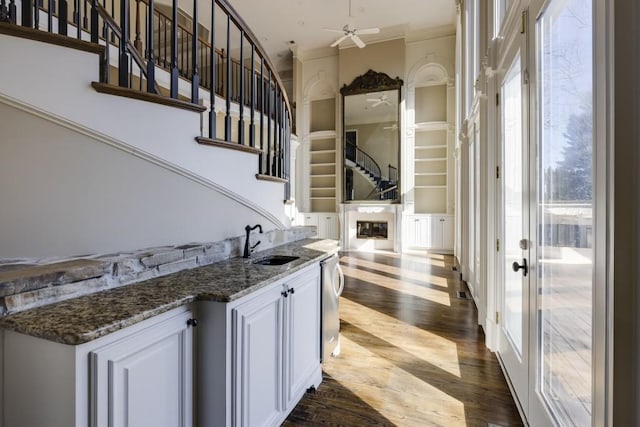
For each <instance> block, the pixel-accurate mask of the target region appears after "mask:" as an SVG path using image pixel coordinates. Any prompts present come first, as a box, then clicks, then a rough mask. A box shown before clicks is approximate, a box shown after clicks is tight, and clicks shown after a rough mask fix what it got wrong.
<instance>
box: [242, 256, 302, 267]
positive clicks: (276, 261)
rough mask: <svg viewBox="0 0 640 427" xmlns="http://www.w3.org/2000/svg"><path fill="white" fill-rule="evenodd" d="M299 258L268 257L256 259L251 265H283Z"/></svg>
mask: <svg viewBox="0 0 640 427" xmlns="http://www.w3.org/2000/svg"><path fill="white" fill-rule="evenodd" d="M298 258H300V257H299V256H290V255H270V256H268V257H265V258H261V259H257V260H255V261H254V262H253V263H254V264H260V265H283V264H287V263H290V262H291V261H295V260H297V259H298Z"/></svg>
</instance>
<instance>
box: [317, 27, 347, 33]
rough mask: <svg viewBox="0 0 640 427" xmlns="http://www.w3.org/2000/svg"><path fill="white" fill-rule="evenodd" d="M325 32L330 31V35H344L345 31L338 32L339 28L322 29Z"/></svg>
mask: <svg viewBox="0 0 640 427" xmlns="http://www.w3.org/2000/svg"><path fill="white" fill-rule="evenodd" d="M322 29H323V30H325V31H329V32H330V33H344V30H338V29H337V28H326V27H323V28H322Z"/></svg>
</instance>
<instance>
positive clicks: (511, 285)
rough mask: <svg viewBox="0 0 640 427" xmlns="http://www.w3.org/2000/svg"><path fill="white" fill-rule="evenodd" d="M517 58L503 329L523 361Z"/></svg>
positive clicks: (505, 93)
mask: <svg viewBox="0 0 640 427" xmlns="http://www.w3.org/2000/svg"><path fill="white" fill-rule="evenodd" d="M520 68H521V67H520V56H519V55H518V56H517V58H516V60H515V61H514V62H513V65H512V66H511V68H510V69H509V72H508V73H507V75H506V77H505V80H504V84H503V86H502V135H503V140H504V149H503V150H504V151H503V160H502V165H503V171H504V179H503V180H502V181H503V183H504V187H503V197H504V212H503V215H504V239H503V240H504V252H503V253H504V263H503V265H504V271H503V274H504V310H503V313H504V328H505V332H506V334H507V336H508V337H509V340H510V341H511V343H512V345H513V348H514V350H515V352H516V354H517V355H518V357H519V358H522V332H523V331H522V326H523V318H522V317H523V313H524V312H523V306H522V303H523V299H522V297H523V292H522V291H523V276H522V273H521V272H514V271H513V269H512V265H513V263H514V262H517V263H518V264H520V263H521V262H522V249H520V246H519V243H520V240H522V238H523V237H524V236H523V226H524V222H523V199H522V182H523V181H522V174H523V168H522V166H523V164H522V84H521V70H520Z"/></svg>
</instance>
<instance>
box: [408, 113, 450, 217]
mask: <svg viewBox="0 0 640 427" xmlns="http://www.w3.org/2000/svg"><path fill="white" fill-rule="evenodd" d="M447 128H448V125H447V123H446V122H431V123H420V124H416V128H415V146H414V151H415V153H414V162H415V166H414V189H415V212H416V213H432V212H434V213H435V212H446V211H447V186H448V180H447V175H448V167H447V163H448V155H449V153H448V149H447Z"/></svg>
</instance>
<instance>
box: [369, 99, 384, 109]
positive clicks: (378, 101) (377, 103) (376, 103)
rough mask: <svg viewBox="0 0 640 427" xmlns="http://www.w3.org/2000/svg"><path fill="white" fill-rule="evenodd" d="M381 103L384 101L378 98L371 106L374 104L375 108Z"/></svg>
mask: <svg viewBox="0 0 640 427" xmlns="http://www.w3.org/2000/svg"><path fill="white" fill-rule="evenodd" d="M380 104H382V101H380V100H377V101H376V102H375V103H374V104H371V106H372V107H373V108H375V107H377V106H378V105H380Z"/></svg>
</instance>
